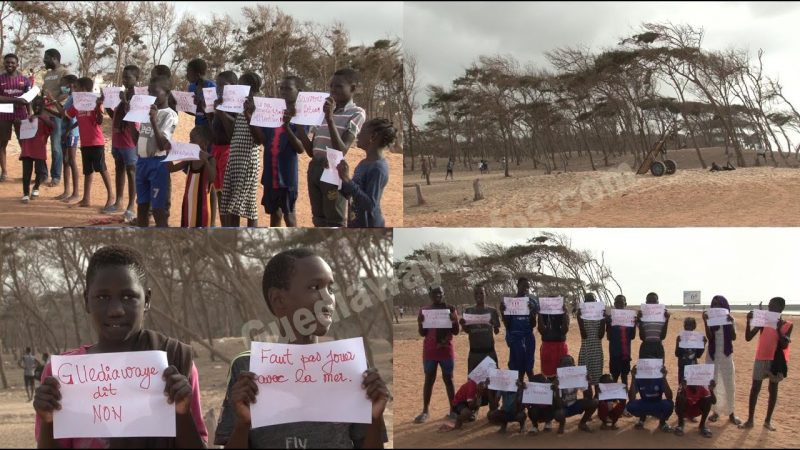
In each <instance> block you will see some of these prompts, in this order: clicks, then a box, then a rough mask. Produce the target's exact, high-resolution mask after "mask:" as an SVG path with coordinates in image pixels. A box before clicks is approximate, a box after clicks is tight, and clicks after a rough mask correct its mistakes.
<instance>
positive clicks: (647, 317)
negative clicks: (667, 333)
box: [641, 303, 666, 323]
mask: <svg viewBox="0 0 800 450" xmlns="http://www.w3.org/2000/svg"><path fill="white" fill-rule="evenodd" d="M641 310H642V322H661V323H664V322H665V321H666V318H665V317H664V311H665V308H664V305H659V304H648V303H645V304H642V306H641Z"/></svg>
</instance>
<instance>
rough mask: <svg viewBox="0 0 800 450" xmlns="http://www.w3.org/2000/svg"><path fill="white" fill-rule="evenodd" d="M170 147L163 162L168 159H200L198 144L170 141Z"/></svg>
mask: <svg viewBox="0 0 800 450" xmlns="http://www.w3.org/2000/svg"><path fill="white" fill-rule="evenodd" d="M171 144H172V148H171V149H170V151H169V153H167V157H166V158H164V161H163V162H169V161H198V160H200V146H199V145H197V144H190V143H186V142H171Z"/></svg>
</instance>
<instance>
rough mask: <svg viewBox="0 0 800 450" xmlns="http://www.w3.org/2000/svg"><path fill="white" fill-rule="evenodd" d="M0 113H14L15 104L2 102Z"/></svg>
mask: <svg viewBox="0 0 800 450" xmlns="http://www.w3.org/2000/svg"><path fill="white" fill-rule="evenodd" d="M0 113H6V114H13V113H14V104H13V103H0Z"/></svg>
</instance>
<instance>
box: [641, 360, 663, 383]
mask: <svg viewBox="0 0 800 450" xmlns="http://www.w3.org/2000/svg"><path fill="white" fill-rule="evenodd" d="M662 367H664V360H663V359H658V358H640V359H639V361H638V362H637V363H636V378H641V379H647V378H649V379H658V378H661V377H663V376H664V375H663V374H662V373H661V368H662Z"/></svg>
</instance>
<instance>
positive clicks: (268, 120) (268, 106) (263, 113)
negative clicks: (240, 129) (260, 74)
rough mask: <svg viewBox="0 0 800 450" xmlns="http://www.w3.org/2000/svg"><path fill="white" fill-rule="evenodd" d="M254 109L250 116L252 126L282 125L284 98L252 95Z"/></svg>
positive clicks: (284, 107)
mask: <svg viewBox="0 0 800 450" xmlns="http://www.w3.org/2000/svg"><path fill="white" fill-rule="evenodd" d="M253 103H254V104H255V106H256V110H255V111H253V117H251V118H250V125H253V126H254V127H266V128H278V127H280V126H282V125H283V112H284V111H286V100H284V99H282V98H268V97H253Z"/></svg>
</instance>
